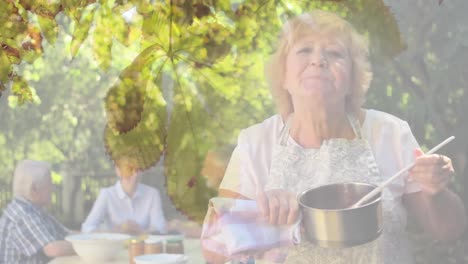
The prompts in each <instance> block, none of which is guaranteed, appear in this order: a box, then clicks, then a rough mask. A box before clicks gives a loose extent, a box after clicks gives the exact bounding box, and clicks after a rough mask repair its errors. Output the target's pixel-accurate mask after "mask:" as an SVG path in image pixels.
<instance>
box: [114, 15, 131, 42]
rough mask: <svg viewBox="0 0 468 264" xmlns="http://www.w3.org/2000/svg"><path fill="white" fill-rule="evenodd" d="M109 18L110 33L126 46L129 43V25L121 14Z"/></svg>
mask: <svg viewBox="0 0 468 264" xmlns="http://www.w3.org/2000/svg"><path fill="white" fill-rule="evenodd" d="M110 19H111V20H112V35H113V36H114V37H115V38H116V39H117V40H118V41H120V43H122V44H124V45H125V46H127V47H128V46H129V45H130V44H131V42H130V41H129V35H130V26H129V25H128V24H127V23H125V20H124V18H123V17H122V16H119V15H113V16H112V17H111V18H110Z"/></svg>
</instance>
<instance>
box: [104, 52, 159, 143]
mask: <svg viewBox="0 0 468 264" xmlns="http://www.w3.org/2000/svg"><path fill="white" fill-rule="evenodd" d="M158 51H160V49H159V47H158V46H157V45H153V46H151V47H148V48H147V49H146V50H145V51H143V52H142V53H141V54H140V55H139V56H138V57H137V58H135V60H134V61H133V62H132V64H131V65H129V66H128V67H127V68H126V69H124V70H123V71H122V73H121V74H120V76H119V82H118V83H117V84H116V85H114V86H113V87H112V88H110V90H109V92H108V93H107V96H106V99H105V100H106V105H105V107H106V113H107V118H108V126H109V127H110V128H112V129H113V130H114V132H115V133H117V134H119V133H127V132H129V131H130V130H132V129H133V128H135V127H136V126H137V125H138V124H139V122H140V121H141V119H142V113H143V105H144V103H145V93H146V87H147V85H149V84H150V83H151V80H152V79H153V77H152V76H151V71H150V69H151V65H152V64H153V62H154V61H155V60H156V59H158V58H160V57H161V56H162V53H158Z"/></svg>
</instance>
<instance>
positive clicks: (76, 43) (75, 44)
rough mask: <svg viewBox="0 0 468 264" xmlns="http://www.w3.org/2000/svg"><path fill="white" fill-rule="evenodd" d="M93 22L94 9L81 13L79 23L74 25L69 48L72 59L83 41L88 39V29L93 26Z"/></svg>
mask: <svg viewBox="0 0 468 264" xmlns="http://www.w3.org/2000/svg"><path fill="white" fill-rule="evenodd" d="M93 20H94V8H90V9H87V10H86V12H83V13H82V15H81V18H80V19H79V20H78V21H79V22H76V23H75V29H74V31H73V38H72V42H71V46H70V52H71V54H72V57H75V56H76V54H77V53H78V50H79V49H80V47H81V45H82V44H83V41H84V40H85V39H86V38H87V37H88V32H89V29H90V28H91V25H92V24H93Z"/></svg>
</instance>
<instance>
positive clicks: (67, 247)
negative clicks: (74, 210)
mask: <svg viewBox="0 0 468 264" xmlns="http://www.w3.org/2000/svg"><path fill="white" fill-rule="evenodd" d="M53 189H54V186H53V184H52V179H51V172H50V168H49V165H48V164H47V163H45V162H41V161H33V160H23V161H21V162H19V164H18V165H17V167H16V169H15V174H14V178H13V195H14V199H13V200H12V201H11V202H10V203H9V204H8V206H7V207H6V208H5V210H4V211H3V215H2V217H1V218H0V263H21V264H23V263H24V264H27V263H47V262H48V261H49V260H50V258H53V257H58V256H66V255H72V254H74V250H73V248H72V245H71V244H70V243H69V242H67V241H64V240H63V239H64V237H65V236H66V235H68V231H67V229H66V228H65V227H64V226H63V225H61V224H60V223H59V222H57V220H56V219H55V218H54V217H53V216H51V215H50V214H48V213H47V212H46V211H45V207H46V206H47V205H49V204H50V201H51V195H52V192H53Z"/></svg>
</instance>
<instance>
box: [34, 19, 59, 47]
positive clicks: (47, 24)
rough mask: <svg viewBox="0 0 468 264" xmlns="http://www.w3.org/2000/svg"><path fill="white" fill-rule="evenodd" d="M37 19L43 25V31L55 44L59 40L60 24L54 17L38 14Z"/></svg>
mask: <svg viewBox="0 0 468 264" xmlns="http://www.w3.org/2000/svg"><path fill="white" fill-rule="evenodd" d="M37 20H38V21H39V25H40V26H41V29H42V33H43V34H44V36H45V38H46V39H47V41H48V42H49V43H50V44H54V43H55V41H56V40H57V34H58V26H57V22H56V21H55V20H54V19H50V18H48V17H43V16H40V15H38V16H37Z"/></svg>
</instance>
